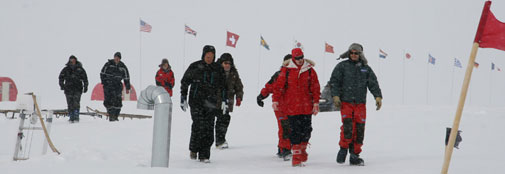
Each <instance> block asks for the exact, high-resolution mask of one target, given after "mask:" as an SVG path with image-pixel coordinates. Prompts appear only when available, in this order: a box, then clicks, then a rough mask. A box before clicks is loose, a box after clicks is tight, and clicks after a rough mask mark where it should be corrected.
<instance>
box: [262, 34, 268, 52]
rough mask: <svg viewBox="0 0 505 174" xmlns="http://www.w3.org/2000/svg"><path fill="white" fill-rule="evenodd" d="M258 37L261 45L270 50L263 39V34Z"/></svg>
mask: <svg viewBox="0 0 505 174" xmlns="http://www.w3.org/2000/svg"><path fill="white" fill-rule="evenodd" d="M260 39H261V41H260V44H261V46H263V47H265V48H266V49H267V50H270V46H268V44H267V42H266V41H265V39H263V36H260Z"/></svg>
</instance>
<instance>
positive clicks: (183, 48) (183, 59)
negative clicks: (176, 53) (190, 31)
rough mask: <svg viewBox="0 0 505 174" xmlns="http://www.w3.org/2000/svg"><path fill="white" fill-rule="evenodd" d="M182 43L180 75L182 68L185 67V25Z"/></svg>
mask: <svg viewBox="0 0 505 174" xmlns="http://www.w3.org/2000/svg"><path fill="white" fill-rule="evenodd" d="M182 37H183V41H182V73H184V68H185V67H184V66H186V65H185V62H186V61H185V60H186V24H184V33H183V34H182Z"/></svg>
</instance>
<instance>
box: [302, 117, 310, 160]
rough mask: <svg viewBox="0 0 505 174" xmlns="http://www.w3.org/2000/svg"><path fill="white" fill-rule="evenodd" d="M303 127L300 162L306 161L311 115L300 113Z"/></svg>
mask: <svg viewBox="0 0 505 174" xmlns="http://www.w3.org/2000/svg"><path fill="white" fill-rule="evenodd" d="M300 117H301V118H302V119H301V122H302V128H303V131H302V132H303V134H302V141H301V143H300V145H301V150H302V158H301V160H302V162H306V161H307V159H308V156H309V155H308V153H307V145H308V144H309V140H310V137H311V133H312V115H301V116H300Z"/></svg>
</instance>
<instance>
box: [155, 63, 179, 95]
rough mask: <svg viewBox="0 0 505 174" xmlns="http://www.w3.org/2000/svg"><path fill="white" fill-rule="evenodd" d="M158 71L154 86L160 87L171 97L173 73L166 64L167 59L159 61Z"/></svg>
mask: <svg viewBox="0 0 505 174" xmlns="http://www.w3.org/2000/svg"><path fill="white" fill-rule="evenodd" d="M159 67H160V70H158V72H156V76H155V79H156V85H157V86H161V87H163V88H165V90H167V92H168V94H170V97H172V88H174V85H175V78H174V72H173V71H172V67H171V66H170V64H169V63H168V59H163V60H161V64H160V65H159Z"/></svg>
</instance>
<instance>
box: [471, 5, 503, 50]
mask: <svg viewBox="0 0 505 174" xmlns="http://www.w3.org/2000/svg"><path fill="white" fill-rule="evenodd" d="M490 7H491V1H486V4H485V5H484V9H483V10H482V16H481V18H480V22H479V28H478V29H477V34H476V35H475V41H474V42H476V43H479V47H481V48H495V49H499V50H502V51H505V23H503V22H501V21H499V20H498V19H496V17H495V16H494V15H493V13H492V12H491V10H489V8H490Z"/></svg>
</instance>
